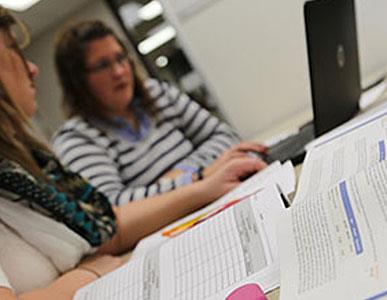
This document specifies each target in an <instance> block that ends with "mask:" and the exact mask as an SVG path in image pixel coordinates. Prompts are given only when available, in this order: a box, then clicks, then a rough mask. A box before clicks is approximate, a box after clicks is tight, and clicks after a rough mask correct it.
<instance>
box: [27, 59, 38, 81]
mask: <svg viewBox="0 0 387 300" xmlns="http://www.w3.org/2000/svg"><path fill="white" fill-rule="evenodd" d="M27 68H28V73H29V75H30V77H31V78H35V77H36V76H38V74H39V68H38V66H37V65H35V64H34V63H33V62H32V61H27Z"/></svg>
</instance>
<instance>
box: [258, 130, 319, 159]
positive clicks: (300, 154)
mask: <svg viewBox="0 0 387 300" xmlns="http://www.w3.org/2000/svg"><path fill="white" fill-rule="evenodd" d="M314 137H315V135H314V126H313V123H309V124H307V125H305V126H303V127H301V128H300V131H299V132H298V133H296V134H294V135H291V136H289V137H288V138H286V139H284V140H282V141H280V142H278V143H277V144H274V145H273V146H271V147H270V148H269V149H268V151H267V156H266V157H265V160H266V161H267V162H268V163H271V162H273V161H276V160H279V161H281V162H284V161H286V160H291V161H292V163H293V164H294V165H296V164H299V163H301V162H302V161H303V159H304V157H305V146H306V144H308V143H309V142H311V141H312V140H313V139H314Z"/></svg>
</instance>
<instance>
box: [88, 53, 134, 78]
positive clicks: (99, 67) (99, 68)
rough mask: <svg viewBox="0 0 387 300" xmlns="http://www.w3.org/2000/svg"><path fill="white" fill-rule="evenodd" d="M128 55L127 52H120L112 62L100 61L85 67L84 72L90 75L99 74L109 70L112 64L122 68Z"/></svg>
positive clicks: (108, 60) (107, 60)
mask: <svg viewBox="0 0 387 300" xmlns="http://www.w3.org/2000/svg"><path fill="white" fill-rule="evenodd" d="M128 62H129V60H128V53H127V52H121V53H118V54H117V55H116V57H115V58H114V59H112V60H110V59H101V60H100V61H98V62H96V63H95V64H93V65H91V66H88V67H86V70H87V71H88V72H90V73H99V72H104V71H106V70H109V69H111V68H112V67H113V66H114V64H118V65H120V66H123V65H124V64H126V63H128Z"/></svg>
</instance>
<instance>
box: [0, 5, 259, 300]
mask: <svg viewBox="0 0 387 300" xmlns="http://www.w3.org/2000/svg"><path fill="white" fill-rule="evenodd" d="M15 26H18V22H17V21H16V20H15V19H14V18H13V17H12V16H11V15H10V14H9V13H8V11H7V10H5V9H4V8H2V7H1V6H0V66H1V67H0V120H1V122H0V145H1V146H0V299H2V300H3V299H17V297H18V299H39V300H45V299H50V300H51V299H56V300H62V299H63V300H70V299H72V297H73V295H74V293H75V291H76V290H77V289H78V288H80V287H82V286H84V285H85V284H87V283H89V282H91V281H93V280H95V279H96V278H98V277H99V276H102V275H103V274H105V273H107V272H109V271H111V270H113V269H115V268H117V267H118V266H119V265H120V264H121V261H120V259H119V258H117V257H113V256H111V255H114V254H119V253H122V252H124V251H127V250H128V249H130V248H131V247H133V245H135V243H136V242H137V241H138V240H139V239H140V238H142V237H143V236H145V235H147V234H149V233H151V232H153V231H155V230H157V229H159V228H160V227H162V226H164V225H166V224H168V223H170V222H171V221H173V220H175V219H177V218H179V217H181V216H184V215H185V214H187V213H189V212H191V211H193V210H195V209H197V208H199V207H201V206H203V205H206V204H207V203H209V202H211V201H213V200H214V199H216V198H217V197H219V196H220V195H222V194H223V193H225V192H227V191H228V190H230V189H231V188H233V187H234V186H235V185H237V184H238V182H239V178H240V177H241V176H245V175H247V174H250V173H252V172H256V171H257V170H259V169H260V168H261V167H262V162H261V161H259V160H256V159H252V158H242V159H234V160H231V161H229V162H228V163H227V164H225V165H224V166H223V167H222V168H220V169H219V170H218V171H217V172H215V173H214V174H212V175H211V176H209V177H208V178H206V179H204V180H200V181H198V182H196V183H194V184H192V185H190V186H188V187H182V188H180V189H179V191H178V192H177V191H172V192H169V193H165V194H163V195H161V196H156V197H152V198H149V199H144V200H142V201H137V202H133V203H129V204H126V205H123V206H121V207H113V206H112V205H111V204H110V203H109V201H108V200H107V199H106V197H105V196H103V195H102V194H100V193H98V192H97V191H96V190H95V189H94V188H93V187H92V186H91V185H90V184H89V183H87V182H86V181H85V180H83V179H82V177H80V176H79V175H78V174H77V173H72V172H70V171H69V170H67V169H66V168H64V167H63V166H62V165H61V164H60V163H59V162H58V160H57V159H56V158H55V156H54V155H53V154H52V152H51V150H50V149H49V148H48V147H47V146H46V145H45V143H43V142H41V141H39V140H38V139H37V138H36V137H35V135H34V133H33V129H32V128H31V126H30V123H29V121H28V118H29V117H31V116H32V115H33V113H34V112H35V110H36V103H35V93H36V90H35V86H34V84H33V79H34V77H35V76H36V75H37V73H38V68H37V67H36V66H35V65H34V64H32V63H31V62H28V61H26V60H25V59H24V57H23V55H22V54H21V52H20V48H19V46H20V44H22V41H20V40H16V38H15V37H16V36H17V37H19V38H20V35H13V34H12V32H13V28H14V27H15ZM24 40H26V36H24V39H23V41H24ZM86 256H88V258H87V259H86V260H84V258H85V257H86Z"/></svg>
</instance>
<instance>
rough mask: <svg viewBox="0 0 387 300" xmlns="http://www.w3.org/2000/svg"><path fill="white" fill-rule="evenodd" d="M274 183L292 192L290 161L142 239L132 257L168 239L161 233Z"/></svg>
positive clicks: (269, 167)
mask: <svg viewBox="0 0 387 300" xmlns="http://www.w3.org/2000/svg"><path fill="white" fill-rule="evenodd" d="M276 184H278V185H279V186H280V188H281V191H282V192H283V193H285V194H290V193H292V192H294V190H295V186H296V176H295V173H294V168H293V165H292V164H291V162H290V161H288V162H286V163H284V164H283V165H282V164H281V163H280V162H278V161H277V162H274V163H272V164H271V165H270V166H268V167H267V168H265V169H264V170H262V171H260V172H258V173H257V174H255V175H253V176H251V177H250V178H248V179H247V180H245V181H244V182H242V183H241V184H240V185H239V186H238V187H236V188H235V189H234V190H232V191H230V192H229V193H227V194H226V195H224V196H223V197H221V198H219V199H218V200H217V201H215V202H213V203H211V204H209V205H207V206H206V207H204V208H203V209H200V210H198V211H196V212H194V213H192V214H190V215H188V216H186V217H184V218H182V219H180V220H178V221H176V222H174V223H172V224H171V225H168V226H167V227H165V228H163V229H162V230H160V231H159V232H156V233H154V234H152V235H150V236H148V237H146V238H144V239H142V240H141V241H140V242H139V243H138V245H137V247H136V249H135V250H134V252H133V254H132V257H133V258H137V257H139V256H142V255H144V254H145V253H146V252H147V251H149V250H150V249H152V248H153V247H157V246H159V245H160V244H161V243H163V242H166V241H167V240H169V238H168V236H167V235H163V233H165V232H168V231H170V230H172V229H174V228H177V227H179V226H182V225H184V224H187V223H188V222H191V221H193V220H195V219H196V218H198V217H200V216H203V215H206V214H209V213H211V212H213V211H215V210H217V209H219V208H221V207H223V206H224V205H227V204H228V203H230V202H231V201H234V200H237V199H241V198H243V197H245V196H247V195H250V194H252V193H255V192H257V191H259V190H260V189H263V188H264V187H266V186H269V185H276Z"/></svg>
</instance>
